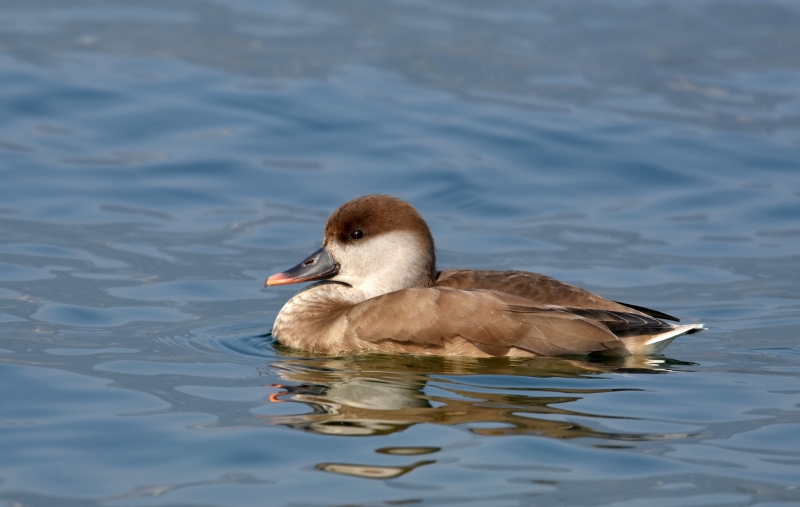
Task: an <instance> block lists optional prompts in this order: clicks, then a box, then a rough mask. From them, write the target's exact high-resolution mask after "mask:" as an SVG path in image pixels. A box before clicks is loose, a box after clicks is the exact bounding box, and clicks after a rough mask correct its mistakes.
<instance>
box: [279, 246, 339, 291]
mask: <svg viewBox="0 0 800 507" xmlns="http://www.w3.org/2000/svg"><path fill="white" fill-rule="evenodd" d="M337 273H339V265H338V264H336V263H335V262H334V261H333V259H332V258H331V254H329V253H328V250H327V249H326V248H325V247H324V246H323V247H322V248H320V249H319V250H317V251H316V252H314V253H313V254H311V255H309V256H308V257H307V258H306V259H305V260H304V261H303V262H301V263H300V264H298V265H297V266H295V267H293V268H292V269H290V270H288V271H284V272H282V273H276V274H274V275H272V276H271V277H269V278H267V281H266V282H264V287H272V286H274V285H286V284H290V283H301V282H311V281H314V280H325V279H327V278H332V277H334V276H336V274H337Z"/></svg>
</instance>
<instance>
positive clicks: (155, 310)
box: [0, 0, 800, 507]
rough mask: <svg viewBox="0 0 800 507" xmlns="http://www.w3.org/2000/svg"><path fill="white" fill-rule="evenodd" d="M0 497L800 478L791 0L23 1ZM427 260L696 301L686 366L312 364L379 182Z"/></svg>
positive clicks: (4, 257)
mask: <svg viewBox="0 0 800 507" xmlns="http://www.w3.org/2000/svg"><path fill="white" fill-rule="evenodd" d="M0 12H1V13H2V14H0V163H1V164H2V166H1V167H2V185H0V392H1V393H2V394H0V397H1V398H0V399H2V404H0V448H1V449H2V452H1V453H0V505H9V506H11V505H23V506H29V505H30V506H45V505H47V506H49V505H59V506H63V505H66V506H99V505H108V506H150V505H153V506H155V505H164V506H182V505H208V506H250V505H276V506H299V505H309V506H311V505H315V506H316V505H320V506H322V505H363V506H367V505H393V504H422V505H492V506H504V505H510V506H515V505H587V506H588V505H592V506H595V505H596V506H611V505H613V506H615V507H616V506H628V505H642V504H645V503H646V504H647V505H654V506H674V505H709V506H728V505H730V506H739V505H763V506H772V505H782V504H788V503H797V502H799V501H800V488H799V486H800V472H798V470H800V466H798V465H800V438H798V435H800V411H799V410H800V408H799V407H800V388H799V387H798V386H800V383H799V382H800V340H798V336H799V335H800V268H798V266H800V262H798V261H800V226H799V225H798V224H799V223H800V162H799V161H800V56H799V55H800V31H798V30H797V26H800V9H798V8H797V5H796V4H795V3H794V2H782V1H778V0H773V1H767V2H759V3H758V4H747V3H738V2H681V1H669V2H668V1H654V2H635V3H630V2H614V1H603V2H582V1H579V2H571V3H569V4H563V3H562V2H540V3H537V4H536V5H530V4H529V3H528V2H507V3H503V4H502V5H498V6H494V5H493V6H492V7H491V8H489V7H487V6H486V5H485V4H483V3H480V2H458V3H455V2H453V3H446V2H428V1H395V2H390V1H385V2H369V3H362V2H356V1H349V0H347V1H341V2H336V3H335V4H333V3H329V2H319V1H305V2H292V1H280V2H269V3H266V2H256V1H245V0H220V1H216V2H210V1H206V2H200V1H198V2H181V1H177V0H169V1H162V2H137V3H135V4H129V3H123V2H102V3H97V2H89V1H78V0H70V1H68V2H64V1H61V2H53V1H47V0H43V1H37V2H32V1H30V0H26V1H25V2H18V1H7V2H4V3H3V4H2V5H0ZM373 192H384V193H390V194H393V195H397V196H399V197H402V198H404V199H407V200H409V201H411V202H412V203H413V204H414V205H416V206H417V207H418V208H419V209H420V210H421V212H422V213H423V214H424V216H425V217H426V218H427V219H428V221H429V223H430V225H431V228H432V230H433V232H434V236H435V237H436V239H437V248H438V256H439V259H440V261H439V267H440V268H444V267H449V266H453V267H457V266H464V267H476V268H492V269H506V268H516V269H530V270H534V271H537V272H543V273H546V274H549V275H553V276H557V277H559V278H561V279H564V280H567V281H570V282H573V283H578V284H580V285H582V286H584V287H587V288H589V289H592V290H594V291H597V292H599V293H600V294H603V295H605V296H607V297H610V298H612V299H617V300H623V301H628V302H631V303H634V304H640V305H644V306H650V307H654V308H657V309H660V310H662V311H665V312H668V313H671V314H677V315H679V316H681V317H683V319H684V321H686V322H704V323H705V324H706V325H707V326H708V327H709V330H708V331H706V332H704V333H701V334H697V335H691V336H686V337H682V338H681V339H679V340H677V341H676V342H674V343H673V344H672V345H671V346H670V348H668V349H667V355H666V356H665V357H660V358H654V359H652V360H638V361H628V362H617V363H614V362H589V361H580V360H575V359H570V360H567V359H536V360H524V361H523V360H507V359H496V360H480V361H479V360H459V359H438V358H414V357H392V356H378V355H374V356H362V357H335V358H328V357H313V356H297V355H296V353H293V352H291V351H286V350H282V349H280V347H279V346H277V345H276V344H275V343H274V342H273V341H272V339H271V337H270V336H269V331H270V328H271V324H272V321H273V320H274V318H275V315H276V314H277V312H278V310H279V309H280V307H281V306H282V304H283V303H284V302H285V301H286V300H287V299H288V298H289V297H290V296H291V295H292V294H293V293H294V292H295V291H296V290H297V287H294V286H289V287H279V288H274V289H270V290H264V289H263V288H262V284H263V281H264V279H265V278H266V277H267V276H268V275H270V274H272V273H274V272H276V271H279V270H282V269H285V268H288V267H290V266H292V265H294V264H295V263H296V262H298V261H299V260H300V259H302V258H303V256H304V255H306V254H308V253H310V252H311V251H313V250H314V249H315V248H316V247H317V246H318V244H319V242H320V239H321V233H322V226H323V222H324V219H325V218H326V217H327V215H328V214H329V213H330V212H331V211H332V210H333V209H335V208H336V207H337V206H338V205H339V204H341V203H342V202H344V201H346V200H348V199H350V198H353V197H356V196H358V195H362V194H366V193H373Z"/></svg>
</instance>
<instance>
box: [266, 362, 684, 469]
mask: <svg viewBox="0 0 800 507" xmlns="http://www.w3.org/2000/svg"><path fill="white" fill-rule="evenodd" d="M626 360H627V361H628V362H625V361H622V362H619V363H616V364H610V363H593V362H584V361H577V360H567V359H553V358H542V359H524V360H520V359H509V358H495V359H450V358H441V357H409V356H381V355H364V356H354V357H347V358H319V357H307V358H298V357H292V358H288V357H287V358H285V359H281V360H279V361H277V362H275V363H274V364H273V367H274V368H275V369H276V370H277V371H278V373H279V375H280V376H281V378H282V379H284V380H285V381H286V382H285V383H280V384H274V385H272V386H270V387H273V388H274V387H277V388H280V389H281V392H278V393H274V394H272V395H271V396H270V397H269V399H270V401H272V402H295V403H303V404H305V405H306V406H308V407H310V408H311V412H310V413H306V414H301V415H288V416H287V415H282V416H268V417H269V422H270V424H278V425H285V426H289V427H291V428H295V429H299V430H302V431H308V432H314V433H320V434H328V435H350V436H366V435H385V434H389V433H394V432H397V431H401V430H403V429H405V428H408V427H410V426H413V425H415V424H419V423H433V424H445V425H462V426H464V427H466V428H468V429H469V430H470V431H472V432H474V433H477V434H481V435H510V434H532V435H541V436H545V437H550V438H578V437H598V438H604V439H615V440H643V439H645V440H649V439H656V438H665V437H667V436H666V435H654V434H620V433H609V432H605V431H601V430H597V429H593V428H591V427H590V426H588V425H585V424H581V423H579V422H576V420H577V419H586V418H591V419H594V420H597V419H598V418H609V416H607V415H598V414H588V413H581V412H577V411H571V410H569V404H570V403H571V402H575V401H577V400H580V399H582V398H583V397H585V396H591V395H593V394H601V393H609V392H615V391H620V390H622V389H607V388H606V389H602V388H598V389H584V388H580V389H578V388H575V387H577V386H576V385H572V383H569V382H568V383H567V384H564V383H563V382H553V381H548V380H543V381H542V382H541V383H537V382H532V379H533V378H540V379H548V378H550V379H552V378H554V377H561V378H580V377H587V376H597V375H598V374H602V373H609V372H621V371H624V372H641V373H664V372H666V371H668V370H667V369H666V366H665V363H664V362H663V361H652V360H647V359H645V358H635V359H632V358H626ZM631 360H633V361H636V362H635V363H631V362H630V361H631ZM537 384H539V385H537ZM579 385H580V387H584V386H585V384H584V383H580V384H579ZM567 386H570V387H567ZM421 464H424V463H422V462H421V463H420V464H415V465H414V466H419V465H421ZM325 466H327V467H334V468H336V467H338V468H337V469H336V471H338V472H339V473H346V472H344V471H342V470H345V469H347V470H350V469H349V468H347V465H341V464H325ZM341 467H345V468H341ZM331 471H333V470H331ZM350 471H351V472H352V470H350ZM395 472H397V471H388V472H387V471H379V472H375V473H376V474H378V475H379V474H380V473H395ZM397 473H405V472H397Z"/></svg>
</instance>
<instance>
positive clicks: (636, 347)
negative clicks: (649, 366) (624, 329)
mask: <svg viewBox="0 0 800 507" xmlns="http://www.w3.org/2000/svg"><path fill="white" fill-rule="evenodd" d="M705 329H706V327H705V326H704V325H703V324H681V325H674V326H672V328H671V329H668V330H666V331H662V332H660V333H657V334H639V335H631V336H621V337H620V339H621V340H622V341H623V342H624V343H625V348H626V349H628V352H630V353H631V354H632V355H634V356H655V355H658V354H661V352H663V351H664V349H665V348H667V345H669V344H670V343H671V342H672V340H674V339H675V338H677V337H679V336H682V335H685V334H693V333H699V332H700V331H703V330H705Z"/></svg>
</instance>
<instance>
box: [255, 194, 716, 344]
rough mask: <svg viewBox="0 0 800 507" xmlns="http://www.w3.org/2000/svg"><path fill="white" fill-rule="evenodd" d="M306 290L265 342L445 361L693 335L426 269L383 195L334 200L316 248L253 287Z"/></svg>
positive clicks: (494, 274)
mask: <svg viewBox="0 0 800 507" xmlns="http://www.w3.org/2000/svg"><path fill="white" fill-rule="evenodd" d="M310 281H317V283H315V284H313V285H311V286H309V287H306V288H305V289H303V290H302V291H300V292H299V293H298V294H296V295H295V296H294V297H292V298H291V299H290V300H289V301H288V302H287V303H286V304H285V305H284V306H283V308H282V309H281V311H280V312H279V313H278V316H277V318H276V319H275V325H274V327H273V329H272V334H273V336H274V337H275V338H276V339H277V340H278V341H279V342H280V343H281V344H283V345H285V346H288V347H292V348H297V349H302V350H306V351H310V352H316V353H322V354H348V353H356V352H389V353H391V352H399V353H410V354H427V355H430V354H433V355H448V356H471V357H489V356H559V355H587V354H594V353H602V354H611V355H622V356H626V355H653V354H659V353H660V352H661V351H662V350H663V349H664V348H665V347H666V346H667V345H668V344H669V343H670V342H671V341H672V340H673V339H675V338H676V337H677V336H680V335H683V334H690V333H695V332H698V331H702V330H703V329H705V328H704V327H703V325H702V324H685V325H678V324H671V323H669V322H667V321H668V320H673V321H677V320H678V319H676V318H675V317H672V316H670V315H667V314H665V313H661V312H658V311H655V310H650V309H648V308H642V307H639V306H634V305H629V304H623V303H618V302H615V301H611V300H608V299H605V298H603V297H601V296H598V295H596V294H592V293H591V292H588V291H586V290H583V289H581V288H578V287H575V286H573V285H570V284H568V283H564V282H560V281H558V280H555V279H553V278H550V277H549V276H545V275H540V274H536V273H530V272H526V271H481V270H468V269H448V270H444V271H438V272H437V271H436V256H435V252H434V244H433V236H432V235H431V231H430V229H429V228H428V225H427V224H426V223H425V220H423V218H422V216H421V215H420V214H419V212H418V211H417V210H416V209H415V208H414V207H413V206H411V205H410V204H409V203H407V202H405V201H402V200H400V199H397V198H395V197H391V196H388V195H367V196H364V197H359V198H357V199H354V200H352V201H349V202H346V203H345V204H343V205H342V206H341V207H339V209H337V210H336V211H334V212H333V214H332V215H331V216H330V217H329V218H328V220H327V222H326V224H325V235H324V239H323V241H322V247H321V248H320V249H319V250H317V251H316V252H314V253H313V254H311V255H310V256H309V257H308V258H306V259H305V260H303V261H302V262H301V263H300V264H298V265H297V266H295V267H293V268H291V269H289V270H288V271H284V272H281V273H277V274H275V275H272V276H270V277H269V278H268V279H267V281H266V282H264V286H265V287H271V286H275V285H284V284H290V283H300V282H310Z"/></svg>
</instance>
